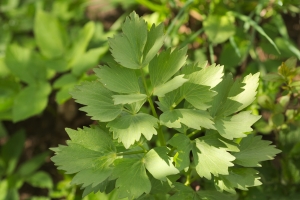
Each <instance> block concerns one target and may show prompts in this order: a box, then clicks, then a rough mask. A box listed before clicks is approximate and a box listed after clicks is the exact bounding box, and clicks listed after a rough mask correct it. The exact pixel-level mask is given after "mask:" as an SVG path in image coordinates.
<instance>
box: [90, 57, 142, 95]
mask: <svg viewBox="0 0 300 200" xmlns="http://www.w3.org/2000/svg"><path fill="white" fill-rule="evenodd" d="M94 71H95V73H96V75H97V76H98V77H99V78H100V81H101V82H102V84H103V85H104V86H105V87H106V88H108V89H109V90H111V91H114V92H119V93H139V92H140V87H139V83H138V78H137V76H136V74H135V72H134V70H132V69H128V68H125V67H122V66H120V65H118V64H114V63H109V67H108V66H101V67H100V69H99V68H98V69H95V70H94Z"/></svg>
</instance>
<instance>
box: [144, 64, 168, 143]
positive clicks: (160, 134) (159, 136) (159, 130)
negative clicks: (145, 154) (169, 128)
mask: <svg viewBox="0 0 300 200" xmlns="http://www.w3.org/2000/svg"><path fill="white" fill-rule="evenodd" d="M141 75H142V79H143V84H144V88H145V90H146V94H147V97H148V98H147V99H148V102H149V105H150V107H151V111H152V114H153V116H154V117H156V118H157V119H158V115H157V113H156V110H155V107H154V104H153V101H152V98H151V94H150V93H149V91H148V87H147V83H146V79H145V75H144V72H143V69H142V68H141ZM157 135H158V139H159V142H160V145H161V146H166V141H165V136H164V134H163V132H162V130H161V126H160V123H158V128H157Z"/></svg>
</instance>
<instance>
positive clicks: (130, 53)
mask: <svg viewBox="0 0 300 200" xmlns="http://www.w3.org/2000/svg"><path fill="white" fill-rule="evenodd" d="M122 32H123V33H121V34H118V35H115V36H114V37H113V38H109V40H108V41H109V46H110V51H111V53H112V56H113V57H114V58H115V60H116V61H117V62H118V63H120V64H121V65H122V66H124V67H126V68H131V69H139V68H141V67H142V57H143V50H144V48H145V45H146V41H147V24H146V22H145V21H144V20H143V19H142V18H139V16H138V15H137V14H136V13H135V12H132V13H131V14H130V15H129V17H127V18H126V20H125V22H124V24H123V26H122Z"/></svg>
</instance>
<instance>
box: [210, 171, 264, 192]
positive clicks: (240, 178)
mask: <svg viewBox="0 0 300 200" xmlns="http://www.w3.org/2000/svg"><path fill="white" fill-rule="evenodd" d="M259 179H260V177H259V176H258V171H256V170H254V169H252V168H232V169H230V171H229V175H220V176H219V177H218V178H216V180H215V183H216V185H217V187H218V189H219V190H221V191H224V190H225V191H227V192H230V193H233V194H235V193H236V191H235V188H237V189H240V190H248V187H253V186H259V185H261V184H262V183H261V182H260V180H259Z"/></svg>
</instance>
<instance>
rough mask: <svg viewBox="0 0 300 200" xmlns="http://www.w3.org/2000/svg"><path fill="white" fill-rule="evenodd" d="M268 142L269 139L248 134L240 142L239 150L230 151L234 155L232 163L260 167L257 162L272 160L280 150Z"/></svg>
mask: <svg viewBox="0 0 300 200" xmlns="http://www.w3.org/2000/svg"><path fill="white" fill-rule="evenodd" d="M270 143H271V142H270V141H265V140H262V139H261V136H253V135H248V136H247V137H246V138H243V139H242V141H241V143H240V147H239V148H240V152H234V153H232V155H233V156H234V157H236V160H235V161H234V163H236V164H238V165H241V166H244V167H260V166H261V165H260V164H259V162H261V161H265V160H272V159H274V156H275V155H276V154H278V153H280V152H281V151H280V150H278V149H276V148H275V146H274V145H270ZM258 152H259V153H258Z"/></svg>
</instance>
